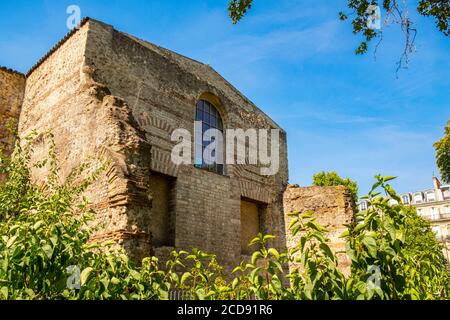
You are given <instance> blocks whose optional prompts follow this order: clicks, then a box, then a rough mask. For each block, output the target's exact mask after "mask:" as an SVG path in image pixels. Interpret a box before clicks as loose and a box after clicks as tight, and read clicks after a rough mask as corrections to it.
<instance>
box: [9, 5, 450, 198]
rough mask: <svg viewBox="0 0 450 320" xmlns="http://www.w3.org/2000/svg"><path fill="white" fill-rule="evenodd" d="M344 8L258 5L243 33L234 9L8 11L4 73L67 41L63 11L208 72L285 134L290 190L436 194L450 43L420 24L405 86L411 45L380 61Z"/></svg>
mask: <svg viewBox="0 0 450 320" xmlns="http://www.w3.org/2000/svg"><path fill="white" fill-rule="evenodd" d="M345 2H346V1H345V0H338V1H329V0H320V1H319V0H314V1H313V0H309V1H306V0H303V1H288V0H285V1H277V0H256V2H255V5H254V8H253V10H252V11H251V12H250V13H249V15H248V16H247V17H246V18H245V19H244V20H243V21H242V22H241V23H240V24H238V25H237V26H234V25H232V24H231V22H230V20H229V19H228V16H227V15H228V13H227V11H226V7H227V3H228V1H227V0H210V1H206V0H190V1H179V0H177V1H175V0H164V1H149V0H146V1H145V0H142V1H141V0H129V1H120V0H107V1H106V0H99V1H93V0H89V1H76V0H71V1H62V0H61V1H55V0H44V1H39V0H35V1H27V0H15V1H7V0H0V65H3V66H8V67H11V68H14V69H17V70H19V71H22V72H26V71H27V70H28V69H29V68H30V67H31V66H32V65H33V64H34V63H35V62H36V61H37V60H38V59H39V58H40V57H42V56H43V55H44V54H45V53H46V52H47V51H48V50H49V49H50V48H51V46H53V45H54V44H55V43H56V42H57V41H58V40H59V39H61V38H62V37H63V36H64V35H65V34H66V33H67V32H68V30H67V28H66V19H67V14H66V8H67V6H68V5H71V4H77V5H79V6H80V8H81V11H82V15H83V16H90V17H93V18H96V19H99V20H102V21H104V22H106V23H109V24H112V25H114V26H115V27H116V29H119V30H121V31H125V32H128V33H131V34H133V35H136V36H138V37H140V38H143V39H146V40H148V41H151V42H153V43H156V44H158V45H161V46H163V47H166V48H168V49H171V50H174V51H176V52H179V53H181V54H184V55H187V56H189V57H192V58H194V59H197V60H200V61H202V62H205V63H209V64H211V65H212V66H213V67H214V68H215V69H216V70H217V71H218V72H220V73H221V74H222V75H223V76H224V77H225V78H226V79H227V80H229V81H230V82H231V83H232V84H233V85H235V86H236V87H237V88H238V89H239V90H241V91H242V92H243V93H244V94H245V95H246V96H247V97H248V98H249V99H251V100H252V101H253V102H254V103H255V104H256V105H258V106H259V107H260V108H261V109H263V110H264V111H265V112H266V113H267V114H268V115H269V116H271V117H272V118H273V119H274V120H275V121H276V122H277V123H279V124H280V125H281V126H282V127H283V128H285V129H286V131H287V133H288V139H289V162H290V181H291V183H298V184H300V185H309V184H311V177H312V175H313V174H314V173H316V172H318V171H321V170H334V171H337V172H339V173H340V174H341V175H342V176H346V177H351V178H352V179H355V180H357V181H358V182H359V184H360V189H361V190H360V192H361V194H365V193H367V192H368V190H369V188H370V186H371V185H372V183H373V176H374V175H375V174H378V173H381V174H384V175H395V176H398V177H399V178H398V180H397V181H395V182H394V183H393V184H394V186H395V187H396V188H397V190H398V191H399V192H405V191H414V190H419V189H425V188H430V187H431V177H432V175H433V172H435V173H437V172H438V170H437V168H436V165H435V159H434V149H433V147H432V145H433V142H434V141H436V140H438V139H439V138H440V137H441V136H442V134H443V128H444V126H445V124H446V121H447V119H449V118H450V38H446V37H444V36H443V35H442V34H440V33H439V32H437V31H436V29H435V27H434V24H433V23H434V22H433V20H431V19H429V18H424V17H419V16H417V15H413V19H414V21H415V22H416V24H417V28H418V29H419V34H418V37H417V42H416V44H417V52H416V53H415V54H414V55H413V57H412V61H411V63H410V66H409V69H408V70H402V71H401V72H400V73H399V77H398V79H397V77H396V73H395V69H396V66H395V63H396V61H397V60H398V57H399V55H400V53H401V51H402V45H403V38H402V35H401V34H400V33H399V32H398V31H397V30H396V28H395V27H389V28H387V29H386V30H385V39H384V41H383V43H382V45H381V47H380V49H379V50H378V54H377V57H376V59H374V56H373V54H372V51H371V50H372V48H371V49H370V50H369V54H368V55H366V56H364V57H357V56H355V55H354V49H355V48H356V46H357V45H358V38H356V37H354V36H353V34H352V31H351V26H350V25H349V23H342V22H340V21H339V20H338V15H337V14H338V12H339V11H341V10H344V9H345Z"/></svg>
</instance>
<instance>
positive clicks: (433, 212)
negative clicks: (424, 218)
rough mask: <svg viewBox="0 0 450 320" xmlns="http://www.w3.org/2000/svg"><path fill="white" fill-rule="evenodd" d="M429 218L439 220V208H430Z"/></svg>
mask: <svg viewBox="0 0 450 320" xmlns="http://www.w3.org/2000/svg"><path fill="white" fill-rule="evenodd" d="M431 220H439V209H438V208H431Z"/></svg>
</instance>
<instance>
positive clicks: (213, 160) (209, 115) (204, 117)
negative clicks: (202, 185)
mask: <svg viewBox="0 0 450 320" xmlns="http://www.w3.org/2000/svg"><path fill="white" fill-rule="evenodd" d="M195 120H196V123H197V122H198V123H200V122H201V137H198V138H197V133H196V142H195V166H196V167H197V168H201V169H205V170H208V171H211V172H216V173H218V174H224V165H223V163H224V150H225V149H224V141H223V139H222V141H220V139H219V141H217V144H218V145H217V148H216V150H214V151H213V152H211V154H210V155H209V154H206V155H205V149H206V148H207V147H208V146H209V145H210V144H211V143H214V141H215V140H216V139H215V138H214V137H212V139H211V141H204V140H206V139H204V137H205V133H206V132H207V131H208V130H210V129H216V130H218V131H219V133H220V134H221V135H222V137H223V136H224V135H223V122H222V118H221V116H220V114H219V112H218V111H217V109H216V108H215V107H214V106H213V105H212V104H211V103H209V102H208V101H205V100H200V101H198V103H197V111H196V116H195ZM198 131H200V130H198ZM199 133H200V132H199ZM199 133H198V134H199Z"/></svg>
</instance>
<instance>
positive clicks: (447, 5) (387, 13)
mask: <svg viewBox="0 0 450 320" xmlns="http://www.w3.org/2000/svg"><path fill="white" fill-rule="evenodd" d="M252 3H253V1H252V0H231V1H230V3H229V6H228V11H229V13H230V17H231V19H232V22H233V23H234V24H236V23H237V22H239V21H240V20H241V19H242V18H243V17H244V16H245V14H246V13H247V12H248V10H250V9H251V7H252ZM371 5H375V6H379V7H380V9H381V11H382V16H383V18H384V19H383V20H384V21H385V22H386V23H388V24H389V23H395V24H398V25H399V26H400V29H401V31H402V32H403V34H404V36H405V39H406V40H405V47H404V51H403V53H402V55H401V57H400V60H399V62H398V69H399V68H401V67H402V64H403V62H404V60H406V63H408V61H409V58H408V55H409V54H410V53H412V52H413V51H414V43H415V37H416V34H417V30H416V29H415V27H414V23H413V22H412V21H411V20H410V17H409V16H410V14H409V11H408V8H407V7H406V2H404V1H399V0H347V7H348V8H349V9H350V13H344V12H339V19H340V20H341V21H345V20H348V19H349V17H350V16H351V17H352V21H351V23H352V27H353V33H354V34H355V35H361V36H362V38H363V41H362V42H361V43H360V45H359V46H358V48H357V49H356V50H355V53H356V54H357V55H362V54H365V53H366V52H367V50H368V48H369V43H370V42H371V41H373V40H374V39H378V44H379V43H380V42H381V40H382V39H383V31H382V30H374V29H373V28H371V27H370V26H369V25H368V23H367V22H368V21H369V20H370V19H371V17H372V14H373V12H372V10H371V7H370V6H371ZM417 11H418V12H419V14H421V15H423V16H426V17H433V18H435V21H436V27H437V29H438V30H439V31H441V32H442V33H443V34H444V35H446V36H449V35H450V2H449V1H448V0H420V1H419V2H418V5H417ZM378 44H377V47H378ZM375 51H376V50H375ZM398 69H397V71H398Z"/></svg>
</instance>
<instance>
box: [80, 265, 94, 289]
mask: <svg viewBox="0 0 450 320" xmlns="http://www.w3.org/2000/svg"><path fill="white" fill-rule="evenodd" d="M92 271H94V269H93V268H91V267H88V268H86V269H84V270H83V271H82V272H81V277H80V280H81V285H82V286H84V285H85V284H86V283H87V281H88V280H89V276H90V275H91V273H92Z"/></svg>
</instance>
